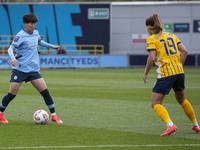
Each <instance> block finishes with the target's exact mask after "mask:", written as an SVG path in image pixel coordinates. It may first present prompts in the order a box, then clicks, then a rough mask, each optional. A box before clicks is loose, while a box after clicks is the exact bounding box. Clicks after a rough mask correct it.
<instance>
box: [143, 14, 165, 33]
mask: <svg viewBox="0 0 200 150" xmlns="http://www.w3.org/2000/svg"><path fill="white" fill-rule="evenodd" d="M145 23H146V27H147V28H148V29H149V30H151V31H153V33H155V34H157V33H159V32H161V31H163V30H164V28H163V25H162V21H161V19H160V17H159V16H158V14H153V16H149V17H148V18H147V19H146V22H145Z"/></svg>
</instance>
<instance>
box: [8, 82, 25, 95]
mask: <svg viewBox="0 0 200 150" xmlns="http://www.w3.org/2000/svg"><path fill="white" fill-rule="evenodd" d="M21 84H22V82H20V83H18V82H11V83H10V88H9V93H11V94H13V95H17V92H18V90H19V87H20V85H21Z"/></svg>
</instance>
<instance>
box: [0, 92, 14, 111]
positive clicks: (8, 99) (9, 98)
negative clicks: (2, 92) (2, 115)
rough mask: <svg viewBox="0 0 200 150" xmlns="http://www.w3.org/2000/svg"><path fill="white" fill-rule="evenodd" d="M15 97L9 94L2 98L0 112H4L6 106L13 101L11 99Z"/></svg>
mask: <svg viewBox="0 0 200 150" xmlns="http://www.w3.org/2000/svg"><path fill="white" fill-rule="evenodd" d="M15 96H16V95H13V94H11V93H8V94H7V95H6V96H4V98H3V100H2V102H1V106H0V111H1V112H4V111H5V109H6V107H7V106H8V104H9V103H10V101H12V100H13V98H15Z"/></svg>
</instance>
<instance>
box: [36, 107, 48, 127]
mask: <svg viewBox="0 0 200 150" xmlns="http://www.w3.org/2000/svg"><path fill="white" fill-rule="evenodd" d="M33 120H34V122H35V123H36V124H46V123H47V122H48V120H49V114H48V113H47V112H46V111H45V110H42V109H40V110H37V111H36V112H35V113H34V115H33Z"/></svg>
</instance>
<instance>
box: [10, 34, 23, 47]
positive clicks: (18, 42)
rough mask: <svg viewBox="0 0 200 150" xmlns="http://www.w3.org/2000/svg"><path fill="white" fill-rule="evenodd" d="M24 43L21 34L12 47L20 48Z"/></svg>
mask: <svg viewBox="0 0 200 150" xmlns="http://www.w3.org/2000/svg"><path fill="white" fill-rule="evenodd" d="M22 43H23V37H22V36H21V35H20V34H17V35H16V36H15V38H14V40H13V42H12V45H13V46H14V47H15V48H18V47H19V46H20V45H21V44H22Z"/></svg>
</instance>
